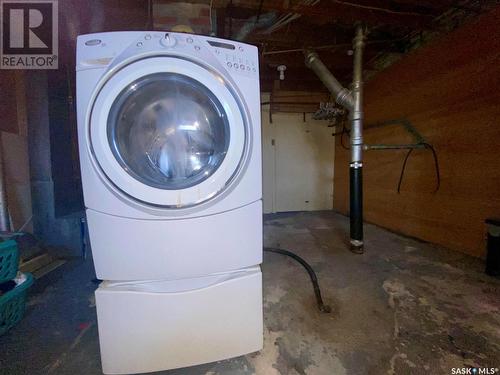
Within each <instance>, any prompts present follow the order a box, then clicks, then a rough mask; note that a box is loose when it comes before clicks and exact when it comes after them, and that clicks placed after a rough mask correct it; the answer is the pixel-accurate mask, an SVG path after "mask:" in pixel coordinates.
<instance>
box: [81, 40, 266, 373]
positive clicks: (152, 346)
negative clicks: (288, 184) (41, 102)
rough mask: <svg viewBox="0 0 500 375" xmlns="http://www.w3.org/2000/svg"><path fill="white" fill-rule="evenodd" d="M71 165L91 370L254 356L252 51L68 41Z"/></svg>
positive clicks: (256, 258)
mask: <svg viewBox="0 0 500 375" xmlns="http://www.w3.org/2000/svg"><path fill="white" fill-rule="evenodd" d="M76 70H77V73H76V74H77V110H78V134H79V146H80V162H81V172H82V183H83V192H84V199H85V206H86V213H87V221H88V226H89V234H90V241H91V245H92V253H93V258H94V265H95V269H96V274H97V277H98V278H100V279H103V280H105V281H104V282H103V283H102V284H101V285H100V286H99V288H98V289H97V291H96V304H97V315H98V324H99V340H100V346H101V358H102V365H103V371H104V373H107V374H126V373H140V372H151V371H159V370H166V369H172V368H178V367H184V366H190V365H195V364H200V363H206V362H211V361H216V360H220V359H224V358H229V357H234V356H238V355H242V354H246V353H250V352H254V351H258V350H260V349H261V348H262V276H261V272H260V266H259V265H260V263H261V262H262V200H261V197H262V188H261V185H262V183H261V170H262V167H261V139H260V134H261V130H260V93H259V91H260V90H259V72H258V52H257V48H256V47H254V46H250V45H247V44H243V43H238V42H233V41H227V40H222V39H217V38H212V37H205V36H199V35H189V34H181V33H165V32H110V33H100V34H89V35H82V36H79V37H78V41H77V56H76Z"/></svg>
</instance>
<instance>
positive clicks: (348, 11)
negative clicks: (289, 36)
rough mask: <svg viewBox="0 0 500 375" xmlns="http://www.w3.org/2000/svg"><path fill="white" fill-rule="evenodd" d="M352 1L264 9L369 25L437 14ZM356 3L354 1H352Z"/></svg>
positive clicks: (407, 22) (249, 4) (238, 4)
mask: <svg viewBox="0 0 500 375" xmlns="http://www.w3.org/2000/svg"><path fill="white" fill-rule="evenodd" d="M228 3H229V1H228V0H215V1H214V7H215V8H224V7H226V6H227V4H228ZM348 4H351V3H350V2H344V1H337V0H329V1H328V0H326V1H323V2H321V3H320V4H318V5H315V6H304V5H299V6H289V7H285V6H283V5H282V4H279V3H276V2H264V3H263V4H262V12H277V13H297V14H300V15H302V16H305V17H307V18H308V19H317V20H318V22H320V23H325V22H335V21H340V22H343V23H354V22H357V21H362V22H365V23H366V24H368V25H380V24H390V25H398V26H406V27H410V28H416V29H420V28H424V27H425V26H428V25H429V24H430V22H431V21H432V19H433V18H434V15H433V14H421V13H417V12H410V11H392V10H390V9H389V10H388V11H382V10H380V9H383V8H380V9H379V10H377V9H370V8H369V7H367V8H364V7H358V6H353V5H348ZM352 4H354V3H352ZM232 7H233V9H238V8H241V9H251V10H254V11H255V12H256V11H257V10H258V7H259V2H258V1H252V0H233V2H232Z"/></svg>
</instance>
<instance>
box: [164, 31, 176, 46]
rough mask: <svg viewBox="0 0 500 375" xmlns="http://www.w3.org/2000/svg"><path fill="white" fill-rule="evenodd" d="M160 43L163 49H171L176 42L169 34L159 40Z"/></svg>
mask: <svg viewBox="0 0 500 375" xmlns="http://www.w3.org/2000/svg"><path fill="white" fill-rule="evenodd" d="M160 43H161V44H162V45H163V46H164V47H168V48H170V47H173V46H175V44H176V43H177V40H176V39H175V37H174V36H172V35H170V34H169V33H167V34H165V37H163V38H162V39H161V40H160Z"/></svg>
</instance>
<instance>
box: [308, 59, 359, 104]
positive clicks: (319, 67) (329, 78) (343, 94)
mask: <svg viewBox="0 0 500 375" xmlns="http://www.w3.org/2000/svg"><path fill="white" fill-rule="evenodd" d="M304 53H305V55H306V66H307V67H308V68H309V69H311V70H312V71H314V73H316V75H317V76H318V77H319V79H320V80H321V82H323V84H324V85H325V86H326V88H327V89H328V90H329V91H330V92H331V94H332V95H333V96H334V98H335V101H336V102H337V103H338V104H340V105H341V106H343V107H345V108H347V109H348V110H349V111H352V110H353V109H354V98H353V96H352V94H351V92H350V91H349V89H347V88H345V87H344V86H342V84H341V83H340V82H339V81H337V79H336V78H335V77H334V76H333V74H332V73H330V71H329V70H328V68H327V67H326V66H325V64H323V62H322V61H321V60H320V59H319V56H318V54H317V53H316V52H312V51H305V52H304Z"/></svg>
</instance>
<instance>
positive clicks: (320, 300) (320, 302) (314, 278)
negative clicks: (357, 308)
mask: <svg viewBox="0 0 500 375" xmlns="http://www.w3.org/2000/svg"><path fill="white" fill-rule="evenodd" d="M264 251H267V252H270V253H276V254H281V255H286V256H289V257H290V258H292V259H294V260H296V261H297V262H299V263H300V264H301V265H302V267H304V268H305V269H306V271H307V273H308V274H309V277H310V278H311V282H312V284H313V288H314V295H315V296H316V303H317V305H318V308H319V311H321V312H323V313H330V312H332V309H331V308H330V306H328V305H325V304H324V303H323V298H321V290H320V289H319V284H318V277H317V276H316V272H314V270H313V269H312V267H311V266H310V265H309V263H307V262H306V261H305V260H304V259H302V258H301V257H299V256H298V255H297V254H295V253H292V252H291V251H288V250H284V249H278V248H276V247H264Z"/></svg>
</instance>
